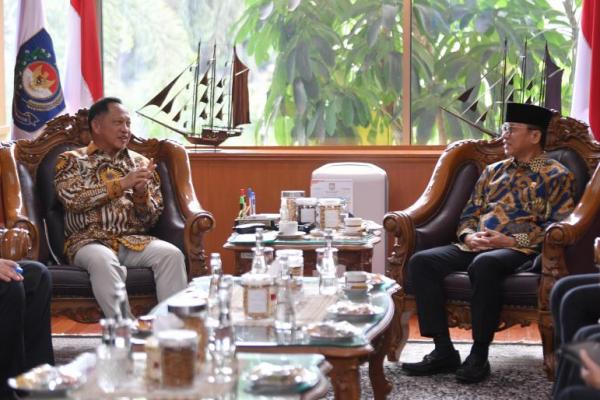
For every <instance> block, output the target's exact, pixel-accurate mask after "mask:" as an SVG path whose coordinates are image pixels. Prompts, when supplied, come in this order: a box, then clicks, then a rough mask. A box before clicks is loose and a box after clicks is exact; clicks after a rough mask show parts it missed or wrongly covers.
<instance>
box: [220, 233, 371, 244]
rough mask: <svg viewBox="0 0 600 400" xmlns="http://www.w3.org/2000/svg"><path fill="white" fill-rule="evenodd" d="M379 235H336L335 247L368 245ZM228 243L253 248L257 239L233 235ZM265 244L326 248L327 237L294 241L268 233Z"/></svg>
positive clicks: (250, 236)
mask: <svg viewBox="0 0 600 400" xmlns="http://www.w3.org/2000/svg"><path fill="white" fill-rule="evenodd" d="M379 239H380V237H379V235H377V234H376V233H366V234H364V235H362V236H343V235H334V237H333V244H334V245H367V244H369V243H371V242H373V241H376V240H377V241H378V240H379ZM227 243H228V244H231V245H236V246H251V245H254V244H255V243H256V237H255V236H254V234H253V233H243V234H240V233H232V234H231V236H229V238H228V239H227ZM263 243H264V244H266V245H275V246H276V245H314V246H324V245H325V243H326V242H325V237H323V236H312V235H304V236H299V237H298V238H293V239H287V238H286V239H283V238H281V237H280V236H279V235H278V232H277V231H266V232H264V233H263Z"/></svg>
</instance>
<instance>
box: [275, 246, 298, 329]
mask: <svg viewBox="0 0 600 400" xmlns="http://www.w3.org/2000/svg"><path fill="white" fill-rule="evenodd" d="M278 260H279V262H280V264H281V277H280V278H279V282H278V284H277V306H276V308H275V330H278V331H292V330H293V329H294V328H295V326H296V312H295V310H294V299H293V297H292V287H291V282H292V280H291V278H290V275H289V270H288V260H287V256H282V257H279V259H278Z"/></svg>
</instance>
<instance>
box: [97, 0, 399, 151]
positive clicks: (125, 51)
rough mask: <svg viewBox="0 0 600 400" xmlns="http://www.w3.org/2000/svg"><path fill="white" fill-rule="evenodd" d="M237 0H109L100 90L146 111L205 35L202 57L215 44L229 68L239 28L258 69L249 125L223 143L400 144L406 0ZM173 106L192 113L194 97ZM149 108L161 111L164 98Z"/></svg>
mask: <svg viewBox="0 0 600 400" xmlns="http://www.w3.org/2000/svg"><path fill="white" fill-rule="evenodd" d="M240 3H241V2H240V1H239V0H224V1H223V0H212V1H211V0H205V1H194V0H186V1H180V2H173V1H168V0H157V1H155V2H153V6H152V7H148V6H147V1H146V0H131V1H127V2H122V1H118V0H103V39H104V74H105V75H104V76H105V77H104V80H105V93H106V94H107V95H114V96H120V97H122V98H123V100H124V101H125V103H126V105H127V106H129V108H130V109H132V110H135V109H139V108H140V107H141V106H143V105H144V104H146V102H147V101H149V100H150V99H151V98H152V97H153V96H154V95H155V94H156V93H158V92H159V91H160V89H161V88H163V87H165V86H166V85H168V83H169V82H170V81H171V80H172V79H173V78H174V77H175V76H177V75H178V74H179V73H180V72H181V71H183V70H184V69H185V68H186V66H188V65H189V64H190V63H192V62H193V60H194V59H195V54H196V44H197V43H198V41H199V40H202V42H203V46H202V47H201V49H202V50H201V54H202V57H201V59H202V60H208V59H210V57H211V53H212V46H213V43H215V42H216V44H217V60H218V61H217V63H218V64H219V66H220V67H219V68H221V69H222V67H221V66H222V65H224V62H225V60H227V59H228V57H229V56H228V55H229V54H231V47H230V46H231V44H232V43H233V41H234V38H235V41H236V42H237V43H239V45H238V47H237V50H238V53H239V55H240V58H241V59H242V61H243V62H244V63H245V64H246V65H248V66H249V68H250V71H251V72H250V77H249V79H250V81H249V91H250V107H251V110H250V111H251V113H250V114H251V120H252V121H253V123H252V124H250V125H247V126H246V127H245V129H244V134H243V135H242V136H240V137H237V138H232V139H229V140H227V141H226V142H225V143H224V144H225V145H254V144H256V145H319V144H344V145H349V144H350V145H364V144H392V143H395V142H396V138H397V137H398V136H399V135H400V133H401V131H402V126H401V120H400V115H401V91H402V81H401V73H402V71H401V66H402V54H401V51H402V46H401V45H402V43H401V33H402V29H401V19H400V9H401V2H400V1H386V2H383V3H382V2H381V1H380V0H377V1H375V0H353V1H349V0H336V1H326V2H312V1H311V2H309V1H300V0H295V1H276V2H274V1H270V0H258V1H257V0H247V1H246V2H245V4H246V5H245V6H240ZM201 65H202V64H201ZM217 70H218V69H217ZM173 90H174V92H175V93H177V92H179V91H182V92H184V91H185V88H184V87H181V88H178V86H177V84H176V85H175V86H174V87H173ZM171 96H172V94H171V95H167V100H166V102H167V103H169V100H168V99H169V98H170V97H171ZM199 96H201V94H199ZM217 97H218V95H217ZM163 104H164V103H163ZM174 104H175V106H169V107H168V111H169V115H170V116H169V118H171V117H173V116H175V115H178V112H179V111H180V110H181V111H183V112H187V113H190V114H191V107H190V106H189V103H187V106H186V103H185V102H184V103H183V104H181V103H179V104H178V103H177V102H175V103H174ZM177 104H178V106H177ZM177 107H179V108H177ZM163 109H164V108H163ZM147 110H148V111H150V112H151V113H152V112H153V113H154V116H155V117H156V118H157V119H159V118H161V117H160V114H158V112H159V110H160V108H157V107H154V108H153V106H151V107H149V108H148V109H147ZM162 116H163V117H164V115H162ZM178 118H179V117H178ZM161 121H162V122H164V121H165V120H162V119H161ZM133 124H134V131H135V132H136V133H138V134H144V133H145V134H147V136H153V137H165V136H169V137H173V133H170V132H169V131H168V130H166V129H165V128H164V127H162V126H160V125H159V124H156V123H154V122H150V121H148V120H145V119H142V118H136V119H135V120H134V121H133ZM180 139H181V137H180Z"/></svg>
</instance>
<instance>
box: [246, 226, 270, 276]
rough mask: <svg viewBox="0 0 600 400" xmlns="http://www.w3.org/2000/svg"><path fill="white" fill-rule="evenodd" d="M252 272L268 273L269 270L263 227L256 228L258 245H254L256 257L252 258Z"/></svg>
mask: <svg viewBox="0 0 600 400" xmlns="http://www.w3.org/2000/svg"><path fill="white" fill-rule="evenodd" d="M250 272H251V273H253V274H266V273H267V272H268V267H267V261H266V260H265V253H264V246H263V230H262V228H257V229H256V246H255V247H254V257H253V258H252V267H251V270H250Z"/></svg>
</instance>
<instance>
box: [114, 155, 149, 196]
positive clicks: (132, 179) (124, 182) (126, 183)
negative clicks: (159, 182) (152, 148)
mask: <svg viewBox="0 0 600 400" xmlns="http://www.w3.org/2000/svg"><path fill="white" fill-rule="evenodd" d="M154 169H156V164H154V161H152V160H150V162H149V163H148V165H147V166H146V167H142V168H138V169H135V170H133V171H130V172H129V173H128V174H127V175H125V177H123V178H121V188H122V189H123V190H127V189H131V188H134V190H135V188H136V187H138V190H139V188H141V189H145V187H146V183H147V182H148V181H149V180H150V179H152V174H153V173H154Z"/></svg>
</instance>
